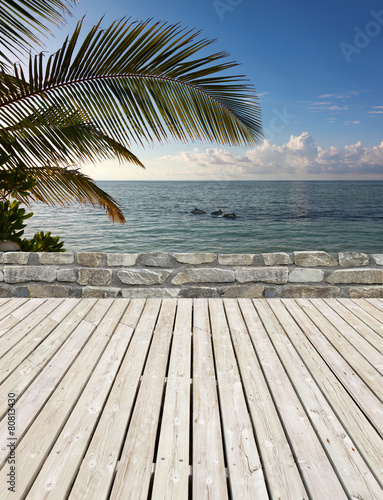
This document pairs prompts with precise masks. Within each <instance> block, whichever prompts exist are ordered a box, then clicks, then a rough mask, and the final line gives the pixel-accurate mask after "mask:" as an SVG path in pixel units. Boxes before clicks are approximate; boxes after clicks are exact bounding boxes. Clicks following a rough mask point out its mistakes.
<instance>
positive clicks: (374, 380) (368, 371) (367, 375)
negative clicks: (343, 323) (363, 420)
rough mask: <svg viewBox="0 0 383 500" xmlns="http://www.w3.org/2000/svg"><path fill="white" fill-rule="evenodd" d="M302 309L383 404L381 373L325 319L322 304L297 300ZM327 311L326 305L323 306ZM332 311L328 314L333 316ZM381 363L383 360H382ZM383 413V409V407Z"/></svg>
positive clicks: (317, 301)
mask: <svg viewBox="0 0 383 500" xmlns="http://www.w3.org/2000/svg"><path fill="white" fill-rule="evenodd" d="M297 302H298V304H299V306H300V308H301V309H302V310H303V311H304V312H305V313H306V315H307V316H308V317H309V318H310V319H311V321H312V322H313V323H314V324H315V325H316V326H317V328H318V330H319V331H320V332H321V333H322V334H323V336H324V337H325V338H326V339H327V340H328V342H330V344H331V345H332V346H333V347H334V349H335V350H336V351H337V352H338V353H339V354H340V355H341V356H342V358H343V359H344V360H346V361H347V363H348V365H349V366H350V367H351V368H352V369H353V370H354V372H355V373H357V374H358V375H359V377H360V378H361V379H362V380H363V382H364V383H365V384H366V385H367V386H368V387H369V388H370V390H371V391H372V392H373V393H374V394H375V396H376V397H377V398H378V399H379V400H380V402H382V398H383V378H382V376H381V375H380V374H379V372H378V371H377V370H376V369H375V368H374V367H373V366H372V365H371V364H370V363H369V362H368V361H367V359H366V358H365V357H363V356H362V355H361V353H360V352H359V351H358V350H357V349H356V348H355V347H354V346H353V345H351V344H350V342H348V340H347V339H346V338H345V337H344V336H343V335H342V334H341V333H340V332H339V331H338V330H337V329H336V328H335V327H334V326H333V325H332V324H331V323H330V321H328V320H327V319H326V317H325V314H326V315H327V313H326V311H324V313H323V314H322V313H321V311H320V307H321V304H322V303H321V302H320V300H319V299H316V300H315V301H314V302H312V301H309V300H308V299H299V300H297ZM322 307H323V308H324V309H325V304H324V305H322ZM331 313H332V310H331V309H330V311H329V312H328V314H330V315H331ZM380 362H381V363H383V360H382V358H381V360H380ZM342 369H343V368H342ZM382 412H383V407H382ZM382 416H383V413H382Z"/></svg>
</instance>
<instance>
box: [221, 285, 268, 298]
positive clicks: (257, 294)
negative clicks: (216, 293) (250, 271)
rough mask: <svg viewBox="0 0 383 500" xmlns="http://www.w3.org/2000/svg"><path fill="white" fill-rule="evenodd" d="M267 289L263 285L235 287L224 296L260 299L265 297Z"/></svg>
mask: <svg viewBox="0 0 383 500" xmlns="http://www.w3.org/2000/svg"><path fill="white" fill-rule="evenodd" d="M264 289H265V287H264V286H261V285H233V286H229V287H228V288H227V289H226V291H225V293H224V294H223V296H224V297H225V298H233V299H239V298H241V297H243V298H245V299H260V298H262V297H263V292H264Z"/></svg>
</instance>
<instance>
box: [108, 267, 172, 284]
mask: <svg viewBox="0 0 383 500" xmlns="http://www.w3.org/2000/svg"><path fill="white" fill-rule="evenodd" d="M170 273H171V271H167V270H164V269H161V271H152V270H149V269H129V270H124V271H119V272H118V273H117V276H118V278H119V279H120V280H121V281H122V282H123V283H126V284H127V285H159V284H160V283H163V282H164V281H165V280H166V278H167V277H168V276H169V274H170Z"/></svg>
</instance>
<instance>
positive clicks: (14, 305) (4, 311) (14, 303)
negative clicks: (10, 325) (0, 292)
mask: <svg viewBox="0 0 383 500" xmlns="http://www.w3.org/2000/svg"><path fill="white" fill-rule="evenodd" d="M5 300H7V299H5ZM29 301H30V299H8V301H7V302H6V303H4V304H3V305H2V307H1V309H0V325H1V324H3V325H4V323H3V320H4V318H6V317H7V316H9V315H10V314H11V313H12V311H15V310H16V309H18V308H19V307H21V306H22V305H23V304H25V303H26V302H29Z"/></svg>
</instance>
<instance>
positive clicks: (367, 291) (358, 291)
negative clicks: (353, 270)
mask: <svg viewBox="0 0 383 500" xmlns="http://www.w3.org/2000/svg"><path fill="white" fill-rule="evenodd" d="M346 291H347V295H348V296H349V297H350V298H351V299H362V298H368V299H383V286H364V287H354V288H347V290H346Z"/></svg>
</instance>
